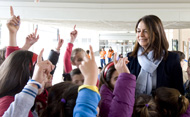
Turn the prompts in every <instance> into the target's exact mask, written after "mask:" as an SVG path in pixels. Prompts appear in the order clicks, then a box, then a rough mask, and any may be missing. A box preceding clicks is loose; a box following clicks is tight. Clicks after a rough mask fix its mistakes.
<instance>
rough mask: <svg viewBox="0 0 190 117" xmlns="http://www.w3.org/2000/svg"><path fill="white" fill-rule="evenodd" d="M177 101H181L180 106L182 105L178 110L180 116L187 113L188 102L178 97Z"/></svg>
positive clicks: (182, 97) (183, 97)
mask: <svg viewBox="0 0 190 117" xmlns="http://www.w3.org/2000/svg"><path fill="white" fill-rule="evenodd" d="M180 98H181V99H180ZM179 100H180V101H181V105H182V107H181V109H180V114H183V113H185V112H186V111H187V108H188V106H189V100H188V99H187V98H186V97H185V96H181V97H179Z"/></svg>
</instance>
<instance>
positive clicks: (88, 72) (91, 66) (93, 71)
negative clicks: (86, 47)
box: [79, 46, 98, 86]
mask: <svg viewBox="0 0 190 117" xmlns="http://www.w3.org/2000/svg"><path fill="white" fill-rule="evenodd" d="M90 55H91V57H90V59H89V58H88V57H87V56H84V61H83V62H82V63H81V65H79V69H80V70H81V73H82V74H83V76H84V85H92V86H96V83H97V79H98V69H97V65H96V62H95V57H94V52H93V50H92V47H91V46H90Z"/></svg>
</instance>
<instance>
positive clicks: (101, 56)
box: [100, 47, 106, 68]
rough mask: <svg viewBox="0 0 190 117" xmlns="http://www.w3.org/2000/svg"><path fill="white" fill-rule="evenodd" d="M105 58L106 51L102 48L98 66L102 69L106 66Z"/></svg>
mask: <svg viewBox="0 0 190 117" xmlns="http://www.w3.org/2000/svg"><path fill="white" fill-rule="evenodd" d="M105 56H106V51H105V50H104V47H102V49H101V51H100V64H101V67H102V68H103V67H104V66H105V65H106V61H105Z"/></svg>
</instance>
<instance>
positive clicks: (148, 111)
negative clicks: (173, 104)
mask: <svg viewBox="0 0 190 117" xmlns="http://www.w3.org/2000/svg"><path fill="white" fill-rule="evenodd" d="M133 117H159V113H158V111H157V105H156V103H155V101H154V99H153V98H152V96H149V95H145V94H142V95H139V96H138V97H137V98H136V100H135V105H134V110H133Z"/></svg>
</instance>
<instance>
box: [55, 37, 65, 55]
mask: <svg viewBox="0 0 190 117" xmlns="http://www.w3.org/2000/svg"><path fill="white" fill-rule="evenodd" d="M63 42H64V40H63V39H61V38H60V35H59V40H58V44H57V48H56V50H57V52H60V48H61V47H62V45H63Z"/></svg>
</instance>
